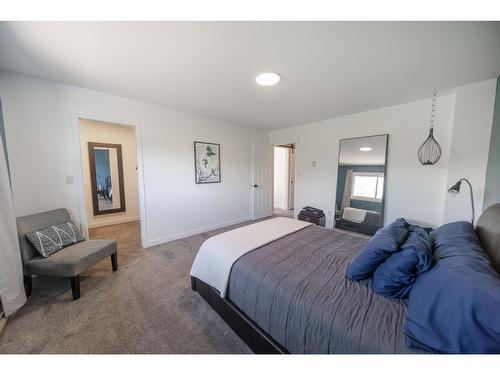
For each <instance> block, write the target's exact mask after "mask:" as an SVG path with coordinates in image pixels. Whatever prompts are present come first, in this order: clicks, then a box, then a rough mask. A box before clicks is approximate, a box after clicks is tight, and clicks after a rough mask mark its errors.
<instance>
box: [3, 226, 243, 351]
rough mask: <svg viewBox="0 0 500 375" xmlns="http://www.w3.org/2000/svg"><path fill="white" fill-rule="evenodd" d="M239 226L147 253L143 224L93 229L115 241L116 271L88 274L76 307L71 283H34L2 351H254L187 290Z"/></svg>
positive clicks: (105, 265) (97, 269)
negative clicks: (198, 264)
mask: <svg viewBox="0 0 500 375" xmlns="http://www.w3.org/2000/svg"><path fill="white" fill-rule="evenodd" d="M245 224H248V223H245ZM241 225H243V224H241ZM235 227H237V226H233V227H227V228H224V229H221V230H216V231H212V232H209V233H204V234H200V235H196V236H192V237H189V238H185V239H181V240H177V241H174V242H170V243H167V244H164V245H159V246H155V247H151V248H148V249H143V248H141V246H140V242H139V223H138V222H135V223H127V224H120V225H115V226H109V227H105V228H99V229H98V230H94V231H93V233H91V235H92V238H103V237H104V238H106V237H107V238H116V239H117V240H118V242H119V253H118V254H119V266H120V268H119V270H118V271H117V272H112V271H111V264H110V260H109V259H105V260H103V261H102V262H100V263H99V264H98V265H96V266H94V267H93V268H91V269H90V270H88V271H87V272H84V273H83V274H82V275H81V281H80V282H81V298H80V299H79V300H77V301H73V300H72V298H71V287H70V284H69V280H66V279H60V278H48V277H37V278H35V279H34V280H33V294H32V296H31V297H30V298H29V299H28V302H27V304H26V305H25V306H24V307H23V308H21V309H20V310H19V311H18V312H17V313H16V314H15V315H14V316H13V317H11V318H9V320H8V322H7V325H6V327H5V329H4V330H3V332H2V333H1V335H0V353H250V350H249V348H248V347H247V346H246V345H245V344H244V343H243V342H242V341H241V340H240V339H239V338H238V337H237V336H236V335H235V334H234V333H233V332H232V331H231V329H230V328H229V327H228V326H227V325H226V324H225V323H224V321H223V320H222V319H221V318H219V316H218V315H217V314H216V313H215V312H214V311H213V310H212V309H211V308H210V307H209V306H208V305H207V303H206V302H205V301H204V300H203V299H202V298H201V297H200V296H199V295H198V294H197V293H196V292H193V291H192V290H191V288H190V279H189V270H190V268H191V264H192V262H193V259H194V257H195V255H196V252H197V251H198V249H199V247H200V245H201V244H202V243H203V241H204V240H205V239H207V238H208V237H210V236H212V235H215V234H217V233H221V232H224V231H226V230H229V229H232V228H235Z"/></svg>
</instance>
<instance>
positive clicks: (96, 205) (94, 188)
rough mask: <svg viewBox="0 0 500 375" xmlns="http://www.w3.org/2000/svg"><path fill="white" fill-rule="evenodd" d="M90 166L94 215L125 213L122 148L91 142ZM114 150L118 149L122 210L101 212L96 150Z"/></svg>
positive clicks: (115, 209)
mask: <svg viewBox="0 0 500 375" xmlns="http://www.w3.org/2000/svg"><path fill="white" fill-rule="evenodd" d="M88 145H89V164H90V184H91V189H92V206H93V208H94V215H106V214H112V213H116V212H125V187H124V185H123V159H122V146H121V145H118V144H112V143H97V142H89V143H88ZM99 147H100V148H114V149H116V156H117V161H118V183H119V185H120V186H119V191H120V208H113V209H110V210H102V211H101V210H99V197H98V194H97V176H96V169H95V152H94V151H95V149H96V148H99Z"/></svg>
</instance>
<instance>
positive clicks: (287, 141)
mask: <svg viewBox="0 0 500 375" xmlns="http://www.w3.org/2000/svg"><path fill="white" fill-rule="evenodd" d="M291 144H293V145H295V148H294V151H295V152H294V155H295V156H294V158H295V160H294V162H295V165H294V171H293V172H294V173H293V185H294V186H293V217H294V218H297V216H298V213H297V214H295V212H296V210H297V190H298V187H297V185H298V184H297V180H298V178H299V172H298V170H299V168H298V167H297V166H298V160H299V159H298V155H299V151H298V148H299V138H292V139H284V140H283V141H281V142H277V141H274V142H271V145H272V146H273V148H274V147H279V146H283V145H291ZM288 164H289V165H288V168H290V161H288ZM273 200H274V175H273ZM273 209H274V207H273Z"/></svg>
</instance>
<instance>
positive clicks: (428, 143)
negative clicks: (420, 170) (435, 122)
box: [418, 128, 441, 165]
mask: <svg viewBox="0 0 500 375" xmlns="http://www.w3.org/2000/svg"><path fill="white" fill-rule="evenodd" d="M440 158H441V146H440V145H439V143H437V141H436V140H435V139H434V128H431V129H430V130H429V136H428V137H427V139H426V140H425V142H424V143H422V146H420V148H419V149H418V160H420V163H422V165H434V164H436V163H437V162H438V160H439V159H440Z"/></svg>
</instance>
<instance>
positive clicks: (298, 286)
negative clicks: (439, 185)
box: [191, 205, 500, 353]
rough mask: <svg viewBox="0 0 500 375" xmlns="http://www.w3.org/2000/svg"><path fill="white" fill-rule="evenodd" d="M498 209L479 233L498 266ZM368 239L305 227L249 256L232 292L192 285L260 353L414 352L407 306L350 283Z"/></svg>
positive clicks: (230, 285) (239, 266) (365, 284)
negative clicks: (407, 333)
mask: <svg viewBox="0 0 500 375" xmlns="http://www.w3.org/2000/svg"><path fill="white" fill-rule="evenodd" d="M499 223H500V205H494V206H492V207H490V208H489V209H488V210H487V211H486V212H485V213H484V214H483V215H482V217H481V218H480V219H479V221H478V225H477V228H476V230H477V232H478V234H479V237H480V239H481V243H482V244H483V246H484V247H485V249H486V250H487V251H488V253H489V254H490V258H491V259H492V262H493V264H495V265H498V264H500V251H499V245H500V225H499ZM367 241H368V238H366V237H364V236H360V235H356V234H352V233H345V232H342V231H336V230H329V229H324V228H321V227H317V226H308V227H304V228H301V229H300V230H297V231H294V232H293V233H291V234H288V235H286V236H284V237H281V238H278V239H276V240H273V241H271V242H269V243H266V244H264V245H263V246H259V247H257V248H256V249H254V250H252V251H248V252H246V253H245V254H244V255H242V256H241V257H239V258H238V259H237V260H236V261H235V262H234V264H232V267H231V270H230V275H229V280H228V282H227V292H226V293H225V294H224V295H223V297H221V293H220V290H219V289H217V288H215V287H213V286H211V285H209V284H208V283H206V282H205V281H203V280H200V278H198V277H194V276H193V277H192V278H191V286H192V289H193V290H196V291H197V292H198V293H199V294H200V295H201V296H202V297H203V298H204V299H205V300H206V301H207V302H208V303H209V304H210V305H211V306H212V307H213V308H214V310H215V311H216V312H217V313H218V314H219V315H220V316H221V317H222V318H223V319H224V320H225V321H226V322H227V323H228V325H229V326H230V327H231V328H232V329H233V330H234V331H235V332H236V333H237V334H238V335H239V336H240V337H241V338H242V339H243V341H245V343H246V344H247V345H248V346H249V347H250V348H251V349H252V350H253V351H254V352H256V353H413V352H415V350H411V349H409V348H408V347H407V345H406V343H405V337H404V335H403V323H404V319H405V314H406V310H407V300H404V299H403V300H395V299H388V298H384V297H382V296H379V295H377V294H375V293H374V292H373V290H372V288H371V287H370V283H371V281H370V279H367V280H365V281H362V282H360V283H356V282H352V281H350V280H348V279H346V277H345V269H346V266H347V264H349V262H350V261H351V260H352V259H353V258H354V257H355V256H356V255H357V254H358V252H359V251H360V249H362V248H363V247H364V245H365V244H366V243H367Z"/></svg>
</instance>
